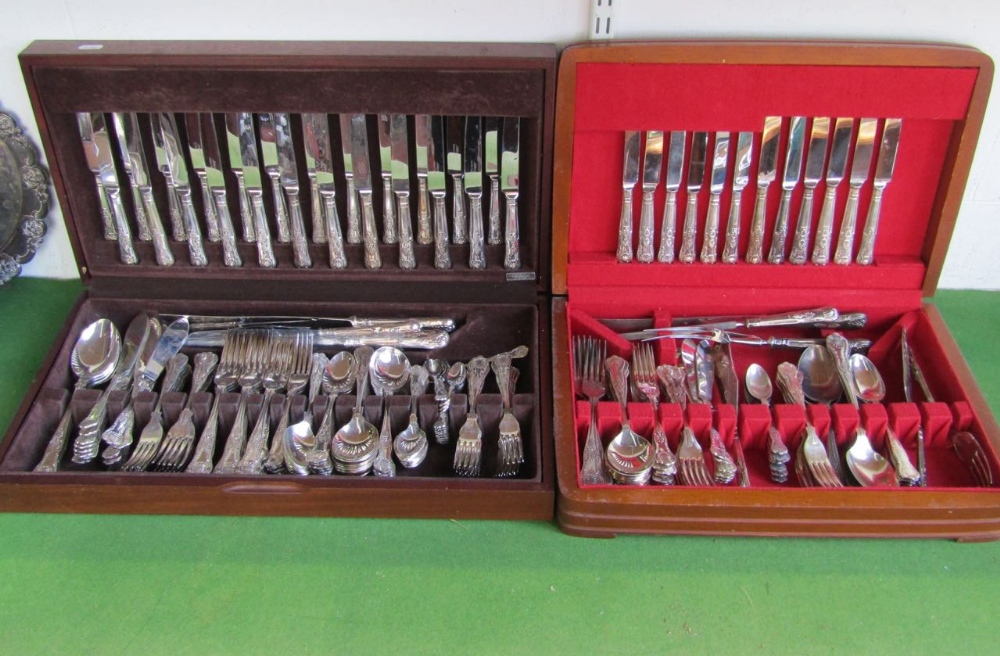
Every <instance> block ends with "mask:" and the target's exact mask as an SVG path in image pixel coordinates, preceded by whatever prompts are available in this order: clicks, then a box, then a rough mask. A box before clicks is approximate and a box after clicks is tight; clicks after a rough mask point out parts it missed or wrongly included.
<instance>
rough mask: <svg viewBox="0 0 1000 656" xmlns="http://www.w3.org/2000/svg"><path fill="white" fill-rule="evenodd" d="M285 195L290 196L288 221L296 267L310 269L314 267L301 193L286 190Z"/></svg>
mask: <svg viewBox="0 0 1000 656" xmlns="http://www.w3.org/2000/svg"><path fill="white" fill-rule="evenodd" d="M285 194H286V195H287V196H288V221H289V227H290V228H291V231H292V254H293V257H294V260H295V266H297V267H299V268H300V269H308V268H309V267H311V266H312V257H310V255H309V241H308V239H307V238H306V222H305V219H304V218H303V217H302V203H301V202H299V191H298V189H292V188H286V189H285Z"/></svg>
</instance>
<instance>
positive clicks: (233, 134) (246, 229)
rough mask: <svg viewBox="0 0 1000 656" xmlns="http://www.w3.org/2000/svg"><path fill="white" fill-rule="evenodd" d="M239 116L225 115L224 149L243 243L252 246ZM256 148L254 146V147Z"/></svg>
mask: <svg viewBox="0 0 1000 656" xmlns="http://www.w3.org/2000/svg"><path fill="white" fill-rule="evenodd" d="M241 125H242V120H241V118H240V114H232V113H231V114H226V148H227V150H228V152H229V170H231V171H232V172H233V177H235V178H236V185H237V188H238V192H237V193H238V195H239V200H240V223H241V224H242V225H243V241H245V242H246V243H248V244H252V243H254V242H256V241H257V232H256V231H255V230H254V226H253V211H252V210H251V209H250V197H249V196H248V195H247V185H246V180H244V178H243V145H242V143H241V142H240V126H241ZM254 148H256V146H254Z"/></svg>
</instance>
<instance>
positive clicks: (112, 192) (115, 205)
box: [104, 185, 139, 264]
mask: <svg viewBox="0 0 1000 656" xmlns="http://www.w3.org/2000/svg"><path fill="white" fill-rule="evenodd" d="M104 188H105V190H106V191H107V193H108V205H109V206H110V207H111V217H112V219H113V221H114V224H115V232H116V233H117V235H118V237H117V239H118V255H119V259H120V260H121V262H122V264H136V263H138V262H139V258H138V256H137V255H136V254H135V247H134V246H133V245H132V231H131V230H130V229H129V227H128V220H127V219H126V218H125V208H124V207H123V206H122V195H121V189H120V188H119V187H114V186H111V185H105V186H104Z"/></svg>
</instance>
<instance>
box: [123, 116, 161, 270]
mask: <svg viewBox="0 0 1000 656" xmlns="http://www.w3.org/2000/svg"><path fill="white" fill-rule="evenodd" d="M112 120H113V121H114V124H115V132H117V133H118V149H119V151H120V152H121V156H122V161H123V162H125V168H126V169H127V170H128V176H129V179H130V180H131V182H132V187H133V189H134V190H135V191H136V192H137V194H138V196H139V201H138V203H136V218H137V222H138V223H139V232H140V233H142V222H141V221H138V217H139V215H140V210H142V211H141V215H142V216H143V217H145V219H146V230H147V231H148V232H149V237H147V238H146V240H147V241H148V240H152V242H153V251H154V252H155V253H156V263H157V264H159V265H160V266H171V265H172V264H173V263H174V254H173V252H172V251H171V250H170V244H169V243H168V242H167V233H166V231H165V230H164V228H163V221H162V219H160V212H159V210H158V209H157V207H156V201H155V200H154V199H153V186H152V184H151V182H150V179H149V167H148V166H147V164H146V153H145V151H144V150H143V148H142V136H141V134H140V133H139V117H138V116H136V115H135V114H134V113H131V112H129V113H123V112H115V113H114V114H113V115H112ZM140 239H141V236H140Z"/></svg>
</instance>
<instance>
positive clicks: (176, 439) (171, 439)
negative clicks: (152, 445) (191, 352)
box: [150, 351, 219, 471]
mask: <svg viewBox="0 0 1000 656" xmlns="http://www.w3.org/2000/svg"><path fill="white" fill-rule="evenodd" d="M218 362H219V356H217V355H216V354H215V353H212V352H211V351H202V352H201V353H199V354H197V355H196V356H194V373H193V374H191V390H190V392H188V398H187V404H186V405H185V406H184V410H182V411H181V415H180V417H178V418H177V421H176V422H174V425H173V426H171V427H170V430H169V431H167V436H166V437H165V438H164V439H163V442H162V443H161V444H160V450H159V451H158V452H157V453H156V457H155V458H153V462H152V463H151V464H150V467H152V468H153V469H154V470H156V471H179V470H180V469H181V468H183V467H184V465H185V464H186V463H187V459H188V457H189V456H190V455H191V448H192V446H193V445H194V435H195V426H194V412H193V411H192V410H191V405H192V402H193V400H194V395H195V394H197V393H199V392H203V391H205V388H206V387H208V382H209V379H210V378H211V377H212V372H213V371H215V367H216V365H217V364H218Z"/></svg>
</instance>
